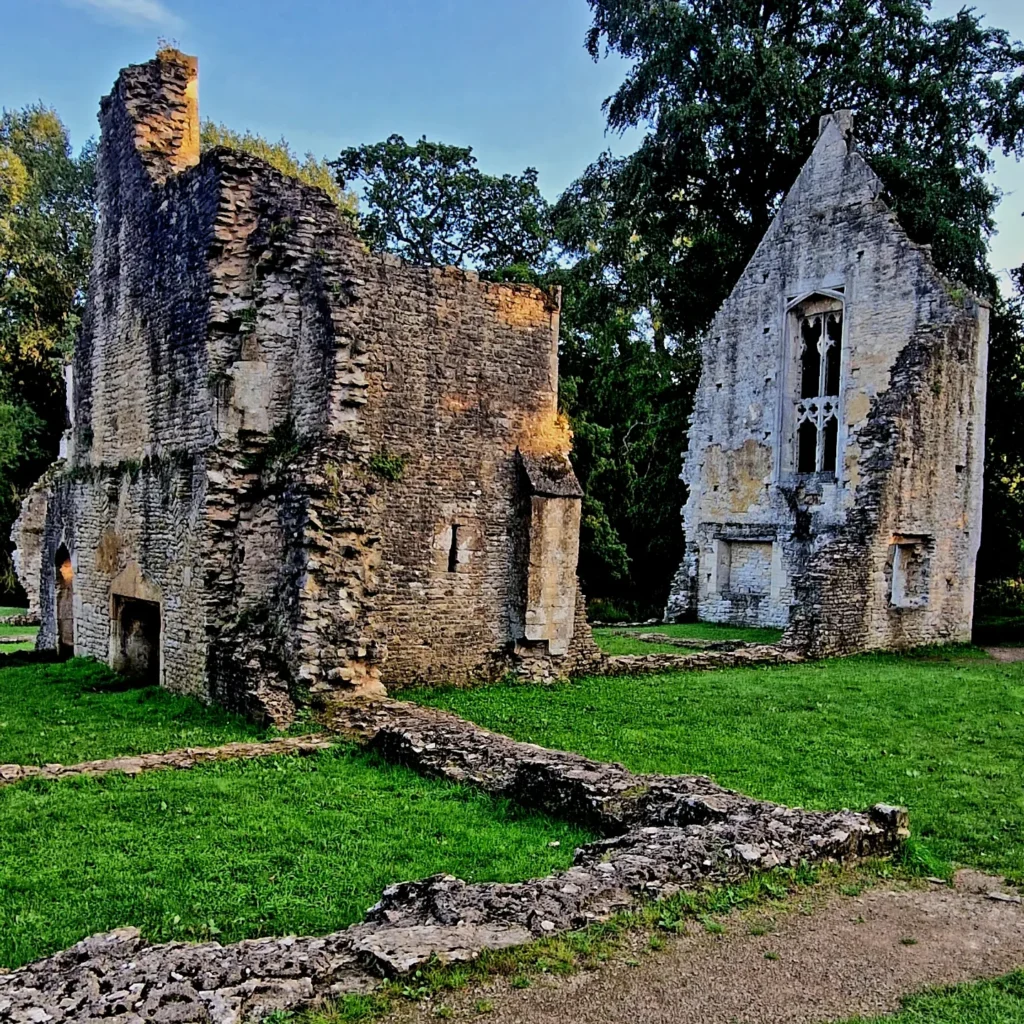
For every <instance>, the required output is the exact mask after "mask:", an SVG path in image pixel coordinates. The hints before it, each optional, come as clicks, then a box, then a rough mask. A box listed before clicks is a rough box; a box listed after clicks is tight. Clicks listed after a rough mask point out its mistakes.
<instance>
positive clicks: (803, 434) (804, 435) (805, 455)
mask: <svg viewBox="0 0 1024 1024" xmlns="http://www.w3.org/2000/svg"><path fill="white" fill-rule="evenodd" d="M817 457H818V428H817V427H816V426H815V425H814V424H813V423H812V422H811V421H810V420H804V421H803V423H801V424H800V428H799V430H797V467H796V469H797V472H798V473H813V472H814V470H815V464H816V462H817Z"/></svg>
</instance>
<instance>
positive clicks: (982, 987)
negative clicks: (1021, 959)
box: [848, 971, 1024, 1024]
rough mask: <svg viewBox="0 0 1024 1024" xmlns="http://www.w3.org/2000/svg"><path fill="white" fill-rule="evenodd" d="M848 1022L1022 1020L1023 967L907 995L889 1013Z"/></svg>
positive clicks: (990, 1023)
mask: <svg viewBox="0 0 1024 1024" xmlns="http://www.w3.org/2000/svg"><path fill="white" fill-rule="evenodd" d="M848 1024H1024V971H1015V972H1014V973H1013V974H1008V975H1006V977H1003V978H997V979H996V980H995V981H981V982H975V983H973V984H969V985H957V986H956V987H954V988H946V989H938V990H935V991H932V992H925V993H922V994H921V995H916V996H911V997H910V998H909V999H905V1000H904V1001H903V1007H902V1009H901V1010H900V1012H899V1013H897V1014H895V1015H893V1016H888V1017H872V1018H871V1019H870V1021H868V1019H867V1018H865V1017H856V1018H854V1019H853V1020H851V1021H849V1022H848Z"/></svg>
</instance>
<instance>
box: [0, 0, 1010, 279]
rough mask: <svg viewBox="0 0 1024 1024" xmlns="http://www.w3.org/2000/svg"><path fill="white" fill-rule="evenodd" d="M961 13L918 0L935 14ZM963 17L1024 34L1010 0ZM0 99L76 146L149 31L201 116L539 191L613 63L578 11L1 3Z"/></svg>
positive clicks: (558, 177)
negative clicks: (591, 47) (442, 157)
mask: <svg viewBox="0 0 1024 1024" xmlns="http://www.w3.org/2000/svg"><path fill="white" fill-rule="evenodd" d="M959 6H960V4H958V3H955V2H954V0H934V8H933V9H934V11H935V13H936V14H949V13H953V12H954V11H955V10H956V9H957V8H958V7H959ZM978 7H979V9H980V10H981V11H983V12H985V13H986V14H987V15H988V18H989V20H990V21H991V22H992V23H993V24H996V25H1000V26H1002V27H1004V28H1007V29H1008V30H1009V31H1010V32H1011V34H1012V35H1013V36H1014V37H1015V38H1018V39H1019V38H1024V3H1021V0H981V2H980V3H979V5H978ZM0 10H2V12H3V24H4V26H5V28H6V30H7V31H6V33H5V34H6V36H7V38H5V39H4V40H3V42H2V44H0V45H2V49H3V61H2V63H0V105H2V106H4V107H7V108H11V107H19V106H22V105H24V104H25V103H29V102H33V101H35V100H39V99H41V100H43V101H44V102H46V103H48V104H50V105H52V106H54V107H56V108H57V110H58V112H59V113H60V115H61V116H62V117H63V119H64V121H65V123H66V124H67V125H68V127H69V129H70V131H71V135H72V139H73V140H74V142H75V144H76V145H77V144H79V143H81V142H82V141H84V140H85V139H86V138H88V136H90V135H92V134H94V133H95V132H96V110H97V106H98V101H99V97H100V96H101V95H103V94H104V93H106V92H107V91H109V89H110V85H111V83H112V82H113V80H114V77H115V76H116V74H117V71H118V69H119V68H121V67H122V66H123V65H125V64H129V63H137V62H139V61H142V60H146V59H148V58H149V57H150V56H151V55H152V53H153V51H154V49H155V47H156V43H157V40H158V38H165V39H168V40H170V41H173V42H176V43H178V44H179V45H180V46H181V48H182V49H184V50H185V51H187V52H189V53H194V54H196V55H198V57H199V66H200V109H201V111H202V114H203V116H204V117H212V118H213V119H214V120H217V121H222V122H224V123H226V124H228V125H230V126H232V127H234V128H239V129H243V128H251V129H252V130H254V131H257V132H259V133H261V134H263V135H266V136H268V137H269V138H272V139H276V138H279V137H280V136H281V135H284V136H286V137H287V138H288V140H289V141H290V142H291V143H292V145H293V146H294V147H295V148H296V149H298V150H300V151H305V150H307V149H310V150H313V151H314V152H315V153H317V154H318V155H321V154H328V155H332V156H333V155H334V154H336V153H337V152H338V150H339V149H341V148H342V147H343V146H347V145H355V144H358V143H361V142H371V141H376V140H378V139H381V138H383V137H385V136H386V135H389V134H390V133H392V132H398V133H399V134H402V135H405V136H406V137H407V138H410V139H414V138H418V137H419V136H420V135H427V136H428V137H429V138H432V139H439V140H442V141H445V142H452V143H461V144H465V145H472V146H473V149H474V151H475V153H476V155H477V157H478V158H479V161H480V165H481V167H483V168H484V169H485V170H488V171H494V172H504V171H512V172H518V171H521V170H522V169H523V168H524V167H527V166H532V167H536V168H537V169H538V172H539V175H540V185H541V188H542V189H543V191H544V192H545V194H546V195H548V196H549V197H550V198H554V197H555V196H556V195H557V194H558V193H559V192H560V191H561V190H562V189H563V188H564V187H565V186H566V185H567V184H568V183H569V182H570V181H572V179H573V178H574V177H576V175H577V174H578V173H579V172H580V171H581V170H582V169H583V168H584V166H585V165H586V164H587V163H588V162H589V161H590V160H592V159H593V158H594V157H595V156H596V155H597V154H598V153H599V152H600V151H601V149H603V148H607V147H609V146H610V147H611V148H613V149H614V150H616V151H619V152H624V151H627V150H628V149H629V148H630V147H631V144H632V143H633V141H634V139H633V138H631V137H629V136H627V137H625V138H621V139H620V138H618V137H616V136H608V135H606V134H605V126H604V118H603V117H602V114H601V101H602V100H603V99H604V98H605V97H606V96H607V95H608V94H609V93H611V92H612V91H613V90H614V88H615V87H616V85H617V84H618V83H619V82H620V81H621V79H622V76H623V73H624V70H625V65H623V64H622V63H621V62H620V61H618V60H617V59H612V60H603V61H600V62H599V63H597V64H595V63H594V62H593V61H591V59H590V58H589V56H588V55H587V54H586V52H585V50H584V49H583V38H584V34H585V32H586V30H587V27H588V25H589V8H588V6H587V4H586V0H291V2H288V0H0ZM995 180H996V184H997V185H998V186H999V187H1000V188H1001V189H1003V191H1004V192H1005V193H1007V196H1006V198H1005V199H1004V201H1003V204H1002V206H1001V208H1000V211H999V223H1000V234H999V235H998V236H997V238H996V239H995V242H994V244H993V263H994V265H995V266H996V268H997V269H1004V268H1008V267H1013V266H1020V264H1021V263H1024V220H1022V218H1021V214H1022V212H1024V168H1022V167H1021V166H1020V165H1018V164H1015V163H1014V162H1013V161H1012V160H1005V159H999V160H998V166H997V171H996V176H995Z"/></svg>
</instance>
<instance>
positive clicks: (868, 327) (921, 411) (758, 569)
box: [668, 114, 987, 653]
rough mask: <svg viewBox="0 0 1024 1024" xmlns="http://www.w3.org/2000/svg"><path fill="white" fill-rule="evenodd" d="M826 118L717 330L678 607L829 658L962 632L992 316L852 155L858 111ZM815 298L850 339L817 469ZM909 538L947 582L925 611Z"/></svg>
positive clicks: (692, 467) (688, 471) (969, 600)
mask: <svg viewBox="0 0 1024 1024" xmlns="http://www.w3.org/2000/svg"><path fill="white" fill-rule="evenodd" d="M823 120H824V124H823V131H822V134H821V137H820V138H819V141H818V144H817V146H816V147H815V150H814V153H813V154H812V156H811V158H810V159H809V160H808V162H807V164H806V165H805V167H804V169H803V171H802V172H801V175H800V177H799V179H798V180H797V182H796V184H795V185H794V187H793V189H792V190H791V192H790V193H789V195H788V196H787V198H786V200H785V202H784V204H783V207H782V210H781V211H780V213H779V215H778V217H777V218H776V220H775V222H774V223H773V225H772V227H771V229H770V230H769V232H768V234H767V235H766V236H765V238H764V240H763V241H762V243H761V245H760V246H759V247H758V249H757V252H756V253H755V255H754V257H753V258H752V260H751V262H750V264H749V265H748V267H747V268H746V270H745V272H744V274H743V276H742V277H741V279H740V281H739V282H738V284H737V285H736V288H735V289H734V291H733V292H732V294H731V295H730V297H729V299H728V300H727V302H726V303H725V305H724V306H723V307H722V309H721V310H720V311H719V312H718V314H717V315H716V317H715V320H714V322H713V325H712V327H711V330H710V331H709V334H708V336H707V337H706V339H705V341H704V345H703V368H702V374H701V380H700V384H699V387H698V391H697V396H696V402H695V409H694V414H693V419H692V424H691V430H690V441H689V450H688V452H687V455H686V459H685V464H684V479H685V481H686V483H687V485H688V487H689V497H688V501H687V505H686V508H685V510H684V529H685V533H686V556H685V559H684V562H683V564H682V566H681V567H680V570H679V573H678V574H677V577H676V580H675V581H674V584H673V588H672V596H671V597H670V601H669V607H668V614H669V615H670V616H672V617H677V616H680V615H684V614H694V613H695V614H697V615H699V616H700V617H701V618H704V619H709V620H712V621H722V622H735V623H737V624H739V623H745V624H751V625H776V626H786V625H788V624H790V623H791V622H792V626H793V628H792V630H791V634H790V640H791V642H793V643H798V644H800V645H802V646H805V647H808V649H811V647H813V649H814V650H816V651H817V652H819V653H829V652H838V651H840V650H853V649H859V648H863V647H871V646H880V647H884V646H893V645H901V644H904V643H920V642H924V641H927V640H949V639H964V638H966V637H968V636H969V631H970V622H971V609H972V605H973V578H974V556H975V553H976V551H977V543H978V538H979V524H980V517H981V505H980V503H981V468H982V449H983V438H982V434H983V425H984V373H985V345H986V337H987V328H986V323H987V321H986V318H985V315H986V311H985V310H984V309H982V308H980V307H979V306H978V305H977V303H976V302H975V300H973V299H971V298H970V297H969V296H964V295H963V294H962V293H958V292H957V290H955V289H953V288H952V287H951V286H950V285H948V283H946V282H944V281H943V280H942V279H941V277H940V276H939V275H938V273H937V272H936V271H935V269H934V266H933V265H932V263H931V260H930V256H929V253H928V251H927V250H926V249H925V248H923V247H921V246H917V245H915V244H914V243H912V242H911V241H910V240H909V239H908V238H907V236H906V234H905V232H904V231H903V230H902V228H901V227H900V226H899V224H898V223H897V221H896V218H895V216H894V215H893V213H892V212H891V211H890V210H888V208H887V207H886V206H885V204H884V203H883V201H882V200H881V198H880V192H881V183H880V181H879V179H878V178H877V176H876V175H875V174H874V173H873V172H872V171H871V169H870V168H869V167H868V165H867V163H866V162H865V161H864V159H863V158H862V157H861V156H860V155H859V154H857V153H856V152H855V151H854V150H853V149H851V148H850V145H849V133H850V122H849V119H848V117H847V116H846V115H842V114H841V115H836V116H833V117H831V118H828V119H823ZM815 296H817V297H820V298H821V299H822V300H823V301H827V302H829V303H832V304H833V305H835V306H836V307H838V308H841V309H842V313H843V338H842V357H841V361H840V368H839V369H840V385H839V386H840V392H839V396H838V397H839V403H840V405H839V416H838V443H837V450H838V460H837V465H836V469H835V472H834V473H815V474H809V473H798V472H796V467H795V455H794V452H795V450H796V443H797V442H796V433H795V423H794V419H793V407H794V402H795V398H796V396H797V394H798V391H797V387H798V380H799V376H798V375H799V372H800V364H799V360H798V354H797V353H798V344H797V342H798V339H797V338H795V337H794V320H793V314H792V312H791V310H792V308H793V307H794V305H795V304H796V303H799V302H803V301H805V300H806V301H813V298H812V297H815ZM907 537H909V538H912V539H914V538H922V543H923V545H924V546H925V547H927V548H928V551H927V561H928V563H929V576H930V579H931V584H930V589H929V590H928V592H927V594H926V595H924V596H925V597H926V600H924V601H922V602H921V603H920V604H919V606H917V607H914V608H912V609H911V608H896V607H893V606H892V603H891V600H890V598H891V592H892V580H891V577H892V569H891V564H890V565H889V566H888V568H887V562H888V563H891V559H892V545H893V543H894V540H898V539H900V538H907ZM769 551H770V558H769V556H768V552H769ZM754 555H756V556H757V557H756V558H755V557H754ZM737 556H738V559H737ZM737 561H738V562H739V563H740V564H741V565H742V566H743V569H742V570H741V571H739V572H737ZM758 577H759V578H758Z"/></svg>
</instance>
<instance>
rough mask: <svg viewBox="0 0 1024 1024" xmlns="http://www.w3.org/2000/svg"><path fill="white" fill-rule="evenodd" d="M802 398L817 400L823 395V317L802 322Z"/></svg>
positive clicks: (810, 318)
mask: <svg viewBox="0 0 1024 1024" xmlns="http://www.w3.org/2000/svg"><path fill="white" fill-rule="evenodd" d="M800 339H801V341H802V344H803V351H802V352H801V353H800V369H801V373H800V397H801V398H816V397H817V396H818V395H820V394H821V389H820V387H819V385H820V383H821V350H820V349H819V345H820V343H821V317H820V316H809V317H805V318H804V319H803V320H801V322H800Z"/></svg>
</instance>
